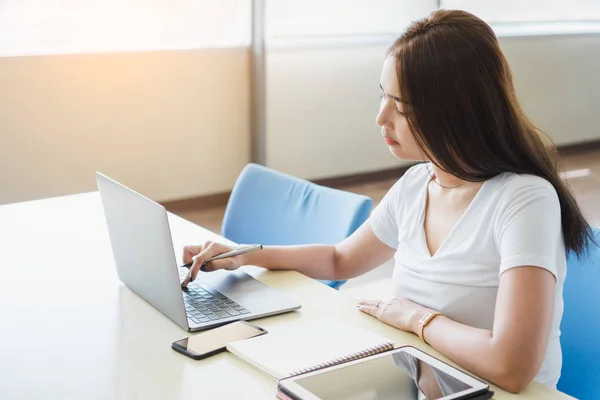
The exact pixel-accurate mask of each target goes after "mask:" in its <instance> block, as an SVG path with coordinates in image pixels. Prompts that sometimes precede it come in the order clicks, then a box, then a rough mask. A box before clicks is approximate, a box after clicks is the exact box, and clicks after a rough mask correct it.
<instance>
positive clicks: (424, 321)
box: [417, 311, 442, 343]
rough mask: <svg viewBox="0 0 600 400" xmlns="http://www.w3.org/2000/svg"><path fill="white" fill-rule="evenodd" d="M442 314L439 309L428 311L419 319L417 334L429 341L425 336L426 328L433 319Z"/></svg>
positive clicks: (423, 339)
mask: <svg viewBox="0 0 600 400" xmlns="http://www.w3.org/2000/svg"><path fill="white" fill-rule="evenodd" d="M439 315H442V313H440V312H437V311H428V312H427V313H426V314H425V315H423V317H422V318H421V319H420V320H419V325H418V328H417V336H419V338H420V339H421V340H422V341H424V342H425V343H427V341H426V340H425V337H424V330H425V328H426V327H427V326H428V325H429V323H430V322H431V321H433V320H434V319H435V318H436V317H437V316H439Z"/></svg>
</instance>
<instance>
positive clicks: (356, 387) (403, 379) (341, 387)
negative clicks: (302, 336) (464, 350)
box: [294, 351, 473, 400]
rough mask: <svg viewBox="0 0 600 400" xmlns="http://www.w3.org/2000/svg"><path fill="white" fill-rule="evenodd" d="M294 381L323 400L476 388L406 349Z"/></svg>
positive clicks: (410, 398) (423, 395) (417, 397)
mask: <svg viewBox="0 0 600 400" xmlns="http://www.w3.org/2000/svg"><path fill="white" fill-rule="evenodd" d="M436 361H437V360H436ZM448 368H451V367H448ZM444 369H445V368H444ZM457 372H458V373H460V371H457ZM294 382H295V383H296V384H297V385H299V386H300V387H301V388H303V389H304V390H306V391H307V392H309V393H311V394H313V395H314V396H316V397H318V398H320V399H323V400H333V399H345V400H371V399H378V400H387V399H395V400H398V399H401V400H404V399H406V400H421V399H427V400H430V399H440V398H444V397H446V396H451V395H455V394H458V393H461V392H463V393H464V392H465V391H470V390H469V389H473V387H472V386H471V385H469V384H467V383H465V382H463V381H461V380H459V379H457V378H456V377H454V376H452V375H450V374H449V373H447V372H444V371H442V370H441V369H438V368H436V367H435V366H434V365H431V364H429V363H426V362H424V361H422V360H421V359H419V358H417V357H415V356H414V355H411V354H410V353H409V352H406V351H394V352H392V353H390V354H388V355H384V356H381V357H374V358H372V359H370V360H365V361H362V362H358V363H352V364H351V365H348V366H344V367H340V368H334V369H331V370H329V371H326V372H325V371H324V372H323V373H317V374H310V375H308V376H305V377H298V378H296V379H294ZM451 397H453V396H451Z"/></svg>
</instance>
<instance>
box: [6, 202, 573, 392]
mask: <svg viewBox="0 0 600 400" xmlns="http://www.w3.org/2000/svg"><path fill="white" fill-rule="evenodd" d="M171 230H172V234H173V241H174V245H175V247H176V254H177V256H178V257H180V254H179V253H180V251H181V248H182V247H183V245H184V244H191V243H202V242H204V241H206V240H209V239H211V240H214V239H217V240H223V239H221V238H220V237H219V236H217V235H215V234H214V233H211V232H209V231H207V230H205V229H202V228H200V227H198V226H196V225H194V224H192V223H190V222H187V221H185V220H183V219H181V218H179V217H176V216H171ZM0 243H1V246H2V247H1V251H0V321H1V324H2V325H1V327H0V398H2V399H34V398H36V399H37V398H44V399H70V398H76V399H83V398H85V399H137V398H144V399H186V400H188V399H192V398H203V399H207V398H209V399H212V398H218V399H226V398H244V399H269V398H273V397H274V393H275V381H273V380H272V379H271V378H269V377H268V376H266V375H264V374H262V373H261V372H259V371H258V370H255V369H254V368H252V367H250V366H249V365H247V364H245V363H244V362H242V361H240V360H238V359H237V358H236V357H235V356H233V355H231V354H228V353H222V354H219V355H216V356H213V357H210V358H208V359H205V360H201V361H194V360H191V359H189V358H187V357H185V356H182V355H181V354H179V353H176V352H174V351H173V350H171V348H170V344H171V342H173V341H175V340H177V339H181V338H183V337H185V336H187V335H188V333H187V332H185V331H183V330H182V329H180V328H179V327H178V326H177V325H175V324H174V323H173V322H171V321H170V320H169V319H168V318H166V317H165V316H163V315H162V314H161V313H160V312H158V311H157V310H155V309H154V308H153V307H152V306H150V305H148V304H147V303H146V302H145V301H143V300H142V299H141V298H139V297H138V296H137V295H135V294H133V293H132V292H131V291H130V290H129V289H127V288H126V287H125V286H124V285H123V284H121V283H120V281H119V280H118V278H117V274H116V270H115V266H114V262H113V259H112V253H111V249H110V242H109V239H108V233H107V230H106V226H105V222H104V215H103V214H102V207H101V204H100V198H99V196H98V194H97V193H87V194H82V195H75V196H68V197H62V198H55V199H48V200H41V201H34V202H28V203H20V204H12V205H6V206H2V207H0ZM245 270H246V271H247V272H249V273H251V274H252V275H254V276H255V277H257V278H258V279H260V280H261V281H263V282H264V283H266V284H268V285H270V286H272V287H275V288H276V289H279V290H282V291H285V292H287V293H288V294H289V295H290V296H292V297H294V298H295V299H297V300H298V301H299V302H300V303H301V304H302V308H301V309H300V310H299V311H296V312H293V313H288V314H284V315H279V316H275V317H269V318H264V319H260V320H255V323H256V324H257V325H259V326H262V327H264V328H266V329H268V330H276V329H277V327H278V326H279V327H280V326H281V325H282V324H294V325H295V326H296V327H297V328H298V329H302V327H303V326H307V325H309V324H315V323H318V321H319V320H321V319H328V320H332V319H334V320H343V321H344V322H346V323H351V324H354V325H356V326H360V327H363V328H366V329H370V330H372V331H374V332H376V333H380V334H382V335H384V336H386V337H389V338H391V339H394V340H395V341H396V343H397V344H412V345H416V346H418V347H421V348H424V349H425V350H426V351H429V352H432V353H433V354H434V355H438V356H439V354H438V353H436V352H435V351H434V350H433V349H431V348H429V347H428V346H426V345H423V343H421V342H420V341H419V340H418V339H417V338H416V337H415V336H414V335H410V334H407V333H404V332H401V331H398V330H396V329H394V328H391V327H389V326H387V325H385V324H383V323H381V322H379V321H377V320H375V319H373V318H371V317H369V316H367V315H364V314H362V313H361V312H359V311H358V310H357V309H356V304H355V301H354V300H353V299H350V298H348V297H346V296H344V295H343V294H341V293H339V292H337V291H335V290H333V289H330V288H328V287H326V286H324V285H321V284H320V283H317V282H315V281H314V280H312V279H309V278H306V277H304V276H303V275H301V274H298V273H296V272H293V271H285V272H269V271H264V270H262V269H260V268H256V267H245ZM442 359H444V358H443V357H442ZM494 389H495V391H496V396H495V398H497V399H508V398H511V397H513V396H512V395H510V394H507V393H505V392H503V391H501V390H499V389H498V388H494ZM515 397H518V398H523V399H532V398H540V399H542V398H543V399H561V398H567V396H566V395H563V394H561V393H559V392H557V391H554V390H550V389H548V388H546V387H545V386H543V385H541V384H538V383H533V384H531V385H530V386H529V387H528V388H527V390H526V391H525V392H524V393H522V394H521V395H520V396H515Z"/></svg>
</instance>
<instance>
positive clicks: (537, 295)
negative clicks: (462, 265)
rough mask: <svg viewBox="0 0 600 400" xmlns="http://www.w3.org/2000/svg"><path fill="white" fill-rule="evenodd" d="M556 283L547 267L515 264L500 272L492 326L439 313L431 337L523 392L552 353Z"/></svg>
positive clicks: (460, 360) (463, 361) (465, 362)
mask: <svg viewBox="0 0 600 400" xmlns="http://www.w3.org/2000/svg"><path fill="white" fill-rule="evenodd" d="M554 288H555V279H554V275H552V274H551V273H550V272H549V271H547V270H545V269H542V268H537V267H518V268H512V269H510V270H508V271H506V272H504V273H503V274H502V276H501V277H500V286H499V289H498V297H497V301H496V311H495V316H494V327H493V330H492V331H488V330H484V329H477V328H473V327H470V326H467V325H463V324H460V323H458V322H455V321H452V320H451V319H449V318H447V317H443V316H439V317H437V318H435V319H434V320H433V321H431V323H430V324H429V325H427V327H426V328H425V330H424V337H425V340H426V341H427V342H428V343H429V344H430V345H431V346H433V347H434V348H436V349H437V350H438V351H440V352H441V353H442V354H444V355H445V356H447V357H448V358H450V359H451V360H453V361H455V362H456V363H457V364H460V365H461V366H463V367H464V368H466V369H468V370H469V371H472V372H474V373H476V374H477V375H479V376H481V377H483V378H485V379H487V380H490V381H492V382H494V383H496V384H497V385H499V386H501V387H502V388H504V389H506V390H508V391H510V392H513V393H517V392H520V391H521V390H523V389H524V388H525V387H526V386H527V384H529V382H531V380H533V378H535V376H536V375H537V373H538V372H539V369H540V367H541V365H542V362H543V361H544V357H545V355H546V347H547V345H548V337H549V334H550V329H551V325H552V318H553V311H554Z"/></svg>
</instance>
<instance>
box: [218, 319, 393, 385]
mask: <svg viewBox="0 0 600 400" xmlns="http://www.w3.org/2000/svg"><path fill="white" fill-rule="evenodd" d="M393 349H394V342H393V341H391V340H389V339H387V338H385V337H383V336H380V335H376V334H374V333H372V332H369V331H365V330H362V329H357V328H355V327H352V326H351V325H346V324H343V323H333V322H327V321H325V322H320V323H318V324H314V325H310V326H309V327H302V329H296V328H293V327H292V326H290V325H288V326H284V327H279V328H276V329H275V328H274V329H269V333H267V334H266V335H263V336H258V337H255V338H251V339H246V340H241V341H238V342H233V343H230V344H228V345H227V350H228V351H229V352H230V353H233V354H234V355H236V356H237V357H239V358H240V359H242V360H243V361H245V362H247V363H248V364H250V365H252V366H254V367H255V368H258V369H259V370H261V371H263V372H264V373H266V374H268V375H270V376H271V377H273V378H274V379H281V378H284V377H289V376H294V375H299V374H303V373H306V372H311V371H316V370H318V369H322V368H326V367H330V366H333V365H339V364H343V363H346V362H349V361H353V360H357V359H359V358H365V357H369V356H371V355H375V354H379V353H383V352H385V351H389V350H393Z"/></svg>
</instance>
